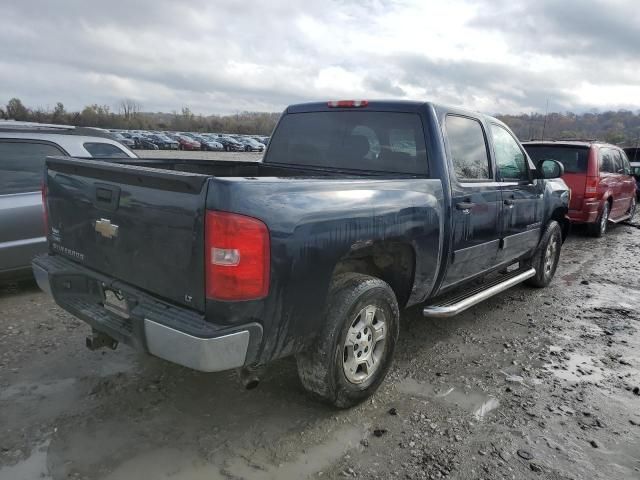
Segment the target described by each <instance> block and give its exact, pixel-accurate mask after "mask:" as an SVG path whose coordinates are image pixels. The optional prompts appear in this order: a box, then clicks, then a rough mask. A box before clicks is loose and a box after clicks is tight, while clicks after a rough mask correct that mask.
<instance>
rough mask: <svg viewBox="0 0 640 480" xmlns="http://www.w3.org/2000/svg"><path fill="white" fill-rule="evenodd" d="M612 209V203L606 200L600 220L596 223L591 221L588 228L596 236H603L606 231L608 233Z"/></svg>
mask: <svg viewBox="0 0 640 480" xmlns="http://www.w3.org/2000/svg"><path fill="white" fill-rule="evenodd" d="M610 211H611V205H609V202H608V201H607V202H604V205H603V206H602V212H601V213H600V216H599V217H598V221H597V222H596V223H590V224H589V225H588V226H587V228H588V230H589V233H590V234H591V235H592V236H594V237H602V236H604V234H605V233H607V224H608V223H609V213H610Z"/></svg>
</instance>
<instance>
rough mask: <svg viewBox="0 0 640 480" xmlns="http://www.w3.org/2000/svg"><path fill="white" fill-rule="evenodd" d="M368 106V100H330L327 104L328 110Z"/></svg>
mask: <svg viewBox="0 0 640 480" xmlns="http://www.w3.org/2000/svg"><path fill="white" fill-rule="evenodd" d="M367 105H369V100H332V101H330V102H327V106H328V107H329V108H359V107H366V106H367Z"/></svg>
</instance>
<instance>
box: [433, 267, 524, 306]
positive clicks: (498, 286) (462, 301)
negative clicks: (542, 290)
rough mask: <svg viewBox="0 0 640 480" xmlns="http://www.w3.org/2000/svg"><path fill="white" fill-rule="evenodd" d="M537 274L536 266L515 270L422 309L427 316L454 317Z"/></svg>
mask: <svg viewBox="0 0 640 480" xmlns="http://www.w3.org/2000/svg"><path fill="white" fill-rule="evenodd" d="M535 274H536V270H535V268H529V269H527V270H515V271H513V272H510V273H507V274H505V275H502V276H500V277H498V278H496V279H495V280H492V281H490V282H487V283H484V284H482V285H479V286H478V287H476V288H474V289H471V290H469V291H466V292H463V293H461V294H460V295H457V296H455V297H451V298H445V299H442V301H440V302H438V303H433V304H431V305H427V306H426V307H424V310H422V314H423V315H424V316H425V317H432V318H447V317H453V316H455V315H457V314H459V313H460V312H464V311H465V310H466V309H467V308H470V307H473V306H474V305H476V304H478V303H480V302H482V301H484V300H486V299H487V298H490V297H493V296H494V295H496V294H498V293H500V292H504V291H505V290H507V289H509V288H511V287H513V286H514V285H517V284H519V283H522V282H524V281H525V280H526V279H528V278H531V277H533V276H535Z"/></svg>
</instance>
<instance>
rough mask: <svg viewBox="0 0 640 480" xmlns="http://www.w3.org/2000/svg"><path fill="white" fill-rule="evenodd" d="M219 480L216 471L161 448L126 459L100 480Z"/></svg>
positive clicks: (216, 468)
mask: <svg viewBox="0 0 640 480" xmlns="http://www.w3.org/2000/svg"><path fill="white" fill-rule="evenodd" d="M134 478H149V479H153V480H169V479H172V480H178V479H180V480H221V479H223V478H225V477H223V476H222V475H221V474H220V471H219V468H218V467H216V466H215V465H212V464H210V463H207V462H206V461H205V460H203V459H199V458H197V457H196V456H194V455H193V454H190V453H187V452H184V451H182V450H178V449H172V448H161V449H158V450H154V451H153V452H149V453H146V454H143V455H139V456H137V457H134V458H132V459H131V460H128V461H126V462H124V463H122V464H121V465H119V466H118V468H116V469H115V470H114V471H113V472H111V473H110V474H109V475H107V477H105V479H104V480H131V479H134Z"/></svg>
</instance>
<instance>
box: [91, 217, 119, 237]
mask: <svg viewBox="0 0 640 480" xmlns="http://www.w3.org/2000/svg"><path fill="white" fill-rule="evenodd" d="M96 232H98V233H99V234H100V235H102V236H103V237H106V238H113V237H117V236H118V225H114V224H112V223H111V220H109V219H108V218H101V219H100V220H96Z"/></svg>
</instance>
